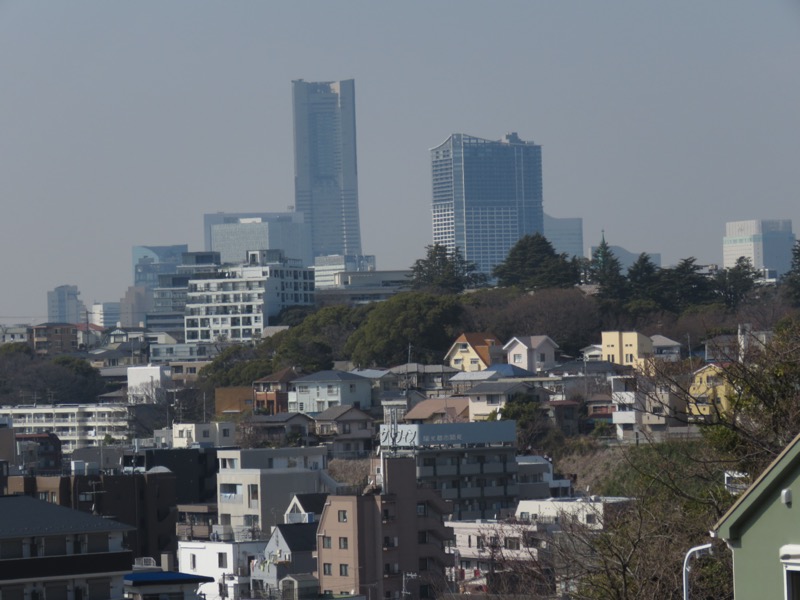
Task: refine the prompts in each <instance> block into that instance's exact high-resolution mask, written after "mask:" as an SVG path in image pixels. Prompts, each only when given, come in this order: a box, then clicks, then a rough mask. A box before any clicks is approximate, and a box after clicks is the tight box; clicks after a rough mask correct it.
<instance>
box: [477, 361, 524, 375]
mask: <svg viewBox="0 0 800 600" xmlns="http://www.w3.org/2000/svg"><path fill="white" fill-rule="evenodd" d="M485 370H486V371H494V372H495V373H497V374H498V375H501V376H502V377H535V376H536V373H532V372H531V371H528V370H527V369H521V368H519V367H517V366H514V365H508V364H505V363H500V364H496V365H492V366H490V367H489V368H488V369H485Z"/></svg>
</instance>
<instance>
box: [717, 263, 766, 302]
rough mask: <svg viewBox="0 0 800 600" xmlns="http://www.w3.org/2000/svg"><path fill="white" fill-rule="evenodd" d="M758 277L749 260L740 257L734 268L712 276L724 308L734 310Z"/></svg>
mask: <svg viewBox="0 0 800 600" xmlns="http://www.w3.org/2000/svg"><path fill="white" fill-rule="evenodd" d="M760 276H761V275H760V273H759V272H758V271H757V270H756V269H754V268H753V264H752V263H751V262H750V259H749V258H745V257H744V256H740V257H739V259H738V260H737V261H736V265H735V266H733V267H730V268H728V269H722V270H720V271H717V273H716V275H715V276H714V287H715V289H716V292H717V295H718V296H719V298H720V299H721V300H722V301H723V302H724V303H725V306H726V307H727V308H729V309H731V310H735V309H736V308H737V307H738V306H739V304H740V303H741V302H742V301H743V300H744V299H745V298H746V297H747V295H748V294H749V293H750V292H751V291H753V288H755V287H756V282H757V281H758V279H759V278H760Z"/></svg>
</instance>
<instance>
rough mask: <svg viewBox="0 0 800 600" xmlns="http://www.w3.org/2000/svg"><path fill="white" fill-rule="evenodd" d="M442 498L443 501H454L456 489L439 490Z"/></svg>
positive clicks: (456, 494) (456, 493)
mask: <svg viewBox="0 0 800 600" xmlns="http://www.w3.org/2000/svg"><path fill="white" fill-rule="evenodd" d="M441 492H442V498H444V499H445V500H455V499H457V498H458V488H445V489H443V490H441Z"/></svg>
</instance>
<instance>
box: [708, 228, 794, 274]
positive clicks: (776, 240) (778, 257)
mask: <svg viewBox="0 0 800 600" xmlns="http://www.w3.org/2000/svg"><path fill="white" fill-rule="evenodd" d="M794 242H795V237H794V233H792V221H791V219H770V220H761V221H758V220H752V221H733V222H730V223H725V237H724V238H723V240H722V266H723V267H725V268H726V269H730V268H732V267H734V266H736V261H737V260H739V258H741V257H744V258H747V259H749V260H750V263H751V264H752V265H753V266H754V267H755V268H756V269H758V270H759V271H764V272H765V275H766V276H767V277H768V278H775V277H780V276H781V275H783V274H784V273H786V271H788V270H789V269H790V268H791V264H792V247H793V246H794Z"/></svg>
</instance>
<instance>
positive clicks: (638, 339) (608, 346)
mask: <svg viewBox="0 0 800 600" xmlns="http://www.w3.org/2000/svg"><path fill="white" fill-rule="evenodd" d="M601 346H602V349H603V358H604V359H605V360H607V361H608V362H611V363H614V364H617V365H623V366H626V367H633V368H635V369H639V370H641V369H644V367H645V363H646V361H647V360H648V359H650V358H652V357H653V341H652V340H651V339H650V338H649V337H647V336H646V335H643V334H641V333H639V332H637V331H604V332H603V333H602V342H601Z"/></svg>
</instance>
